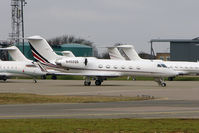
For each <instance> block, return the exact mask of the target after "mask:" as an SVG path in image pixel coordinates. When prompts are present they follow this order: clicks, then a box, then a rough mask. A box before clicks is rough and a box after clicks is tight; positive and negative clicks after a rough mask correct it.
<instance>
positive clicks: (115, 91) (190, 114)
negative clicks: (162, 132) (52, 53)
mask: <svg viewBox="0 0 199 133" xmlns="http://www.w3.org/2000/svg"><path fill="white" fill-rule="evenodd" d="M93 84H94V83H93ZM7 92H8V93H31V94H42V95H100V96H130V97H131V96H132V97H134V96H138V95H139V96H142V95H144V96H153V97H155V98H156V100H149V101H133V102H110V103H77V104H22V105H21V104H20V105H0V119H14V118H199V82H198V81H170V82H167V87H160V86H158V85H157V83H155V82H154V81H114V80H113V81H105V82H103V84H102V86H95V85H92V86H83V80H39V81H38V83H33V81H32V80H8V81H7V82H5V83H4V82H3V81H1V82H0V93H7Z"/></svg>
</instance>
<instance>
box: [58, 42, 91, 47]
mask: <svg viewBox="0 0 199 133" xmlns="http://www.w3.org/2000/svg"><path fill="white" fill-rule="evenodd" d="M60 46H61V47H67V48H68V47H71V48H74V47H76V48H91V46H88V45H84V44H75V43H69V44H62V45H60Z"/></svg>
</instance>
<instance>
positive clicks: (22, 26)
mask: <svg viewBox="0 0 199 133" xmlns="http://www.w3.org/2000/svg"><path fill="white" fill-rule="evenodd" d="M26 4H27V2H26V1H25V0H21V28H22V45H23V54H24V20H23V18H24V17H23V7H24V6H25V5H26Z"/></svg>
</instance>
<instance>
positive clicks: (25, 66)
mask: <svg viewBox="0 0 199 133" xmlns="http://www.w3.org/2000/svg"><path fill="white" fill-rule="evenodd" d="M45 74H46V72H43V71H41V69H40V68H39V66H37V65H36V64H33V63H32V62H24V61H0V76H7V77H10V76H29V77H34V76H42V75H45Z"/></svg>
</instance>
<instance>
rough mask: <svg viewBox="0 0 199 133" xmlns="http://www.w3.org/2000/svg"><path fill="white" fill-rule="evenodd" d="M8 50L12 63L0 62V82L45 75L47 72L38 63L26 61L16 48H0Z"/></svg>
mask: <svg viewBox="0 0 199 133" xmlns="http://www.w3.org/2000/svg"><path fill="white" fill-rule="evenodd" d="M0 50H8V52H9V54H10V56H11V57H13V61H0V80H4V81H6V80H7V78H8V77H33V79H34V82H35V83H36V82H37V81H36V76H43V75H46V73H47V71H46V70H45V69H44V68H43V67H42V66H41V64H40V63H37V62H33V61H32V60H29V59H27V58H26V57H25V56H24V55H23V54H22V53H21V51H20V50H19V49H18V48H17V47H16V46H11V47H8V48H0Z"/></svg>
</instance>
